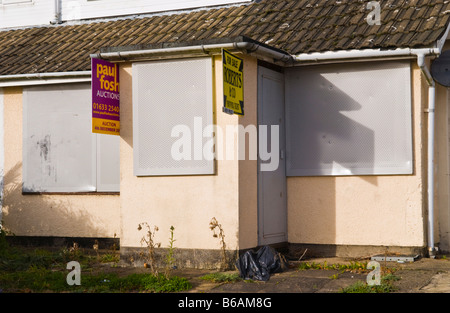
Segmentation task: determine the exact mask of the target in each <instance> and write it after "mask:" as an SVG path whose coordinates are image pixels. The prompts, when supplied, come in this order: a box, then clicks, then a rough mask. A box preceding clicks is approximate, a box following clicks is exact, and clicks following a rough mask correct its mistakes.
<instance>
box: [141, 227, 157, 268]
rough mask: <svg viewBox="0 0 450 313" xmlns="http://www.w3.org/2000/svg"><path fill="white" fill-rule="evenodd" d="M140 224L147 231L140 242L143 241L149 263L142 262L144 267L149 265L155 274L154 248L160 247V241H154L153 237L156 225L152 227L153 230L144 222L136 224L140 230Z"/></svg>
mask: <svg viewBox="0 0 450 313" xmlns="http://www.w3.org/2000/svg"><path fill="white" fill-rule="evenodd" d="M142 226H145V227H146V228H147V233H146V234H145V235H144V236H143V237H142V239H141V244H143V243H145V244H146V245H147V249H148V256H147V260H148V262H149V263H144V266H145V267H149V268H150V270H151V272H152V273H153V274H157V273H158V271H157V269H156V261H155V248H159V247H161V243H155V242H154V237H155V233H156V232H157V231H158V230H159V229H158V227H157V226H154V227H153V231H152V229H151V227H150V225H148V224H147V223H146V222H144V223H141V224H139V225H138V230H139V231H140V230H142Z"/></svg>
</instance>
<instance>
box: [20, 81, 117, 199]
mask: <svg viewBox="0 0 450 313" xmlns="http://www.w3.org/2000/svg"><path fill="white" fill-rule="evenodd" d="M119 171H120V168H119V137H118V136H108V135H100V134H93V133H92V112H91V86H90V84H89V83H88V84H86V83H84V84H64V85H51V86H38V87H28V88H24V91H23V191H24V192H95V191H97V192H118V191H119V185H120V183H119V180H120V172H119Z"/></svg>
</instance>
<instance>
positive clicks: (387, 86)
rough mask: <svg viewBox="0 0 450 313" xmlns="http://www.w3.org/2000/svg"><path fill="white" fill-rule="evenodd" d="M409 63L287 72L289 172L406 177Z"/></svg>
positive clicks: (409, 126)
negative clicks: (404, 175)
mask: <svg viewBox="0 0 450 313" xmlns="http://www.w3.org/2000/svg"><path fill="white" fill-rule="evenodd" d="M410 75H411V73H410V65H409V62H408V61H395V62H369V63H359V64H358V63H352V64H351V65H350V64H344V65H326V66H311V67H301V68H294V69H288V70H287V72H286V92H287V94H286V117H287V174H288V175H289V176H310V175H375V174H379V175H381V174H411V173H412V171H413V169H412V164H413V162H412V124H411V77H410Z"/></svg>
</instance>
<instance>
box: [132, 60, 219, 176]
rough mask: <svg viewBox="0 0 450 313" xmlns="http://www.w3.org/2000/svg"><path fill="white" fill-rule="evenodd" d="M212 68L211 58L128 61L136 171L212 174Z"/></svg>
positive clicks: (140, 172)
mask: <svg viewBox="0 0 450 313" xmlns="http://www.w3.org/2000/svg"><path fill="white" fill-rule="evenodd" d="M212 73H213V69H212V59H211V58H199V59H186V60H171V61H157V62H150V63H134V64H133V148H134V174H135V175H136V176H152V175H202V174H214V162H213V160H211V159H210V158H208V157H206V158H205V157H204V156H203V154H202V148H203V147H204V146H205V144H206V143H207V142H208V140H210V138H212V128H211V127H207V126H208V125H212V116H213V115H212V110H213V98H212V94H213V90H212ZM208 129H209V130H210V131H208ZM177 130H178V131H177ZM181 141H183V142H184V143H185V144H184V145H183V144H180V142H181ZM174 152H176V153H177V155H174ZM180 154H181V157H180Z"/></svg>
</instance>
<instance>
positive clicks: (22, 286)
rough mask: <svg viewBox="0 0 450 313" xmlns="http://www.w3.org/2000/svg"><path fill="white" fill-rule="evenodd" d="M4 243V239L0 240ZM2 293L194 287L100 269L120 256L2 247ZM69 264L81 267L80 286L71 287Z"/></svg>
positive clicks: (175, 278)
mask: <svg viewBox="0 0 450 313" xmlns="http://www.w3.org/2000/svg"><path fill="white" fill-rule="evenodd" d="M0 240H1V239H0ZM0 247H1V248H0V292H40V293H41V292H92V293H98V292H110V293H115V292H152V293H162V292H178V291H185V290H189V289H191V288H192V285H191V283H190V282H189V281H188V280H187V279H185V278H181V277H178V276H170V277H167V276H166V275H162V274H159V275H156V274H151V273H135V274H130V275H127V276H125V277H120V276H119V275H118V274H117V273H114V272H104V271H102V270H98V268H101V267H100V266H99V265H100V263H102V262H111V261H112V262H115V261H117V256H114V255H111V254H110V253H109V254H105V255H104V256H101V257H100V258H99V255H98V254H97V256H90V255H87V254H85V253H83V251H82V250H81V249H78V248H74V247H72V248H71V249H61V250H58V251H49V250H45V249H24V248H18V247H10V246H7V245H5V243H4V242H3V243H1V244H0ZM70 261H77V262H79V264H80V266H81V275H80V277H81V284H80V285H72V286H71V285H69V284H68V283H67V280H66V278H67V275H68V274H69V273H70V270H68V269H67V268H66V266H67V263H68V262H70Z"/></svg>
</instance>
